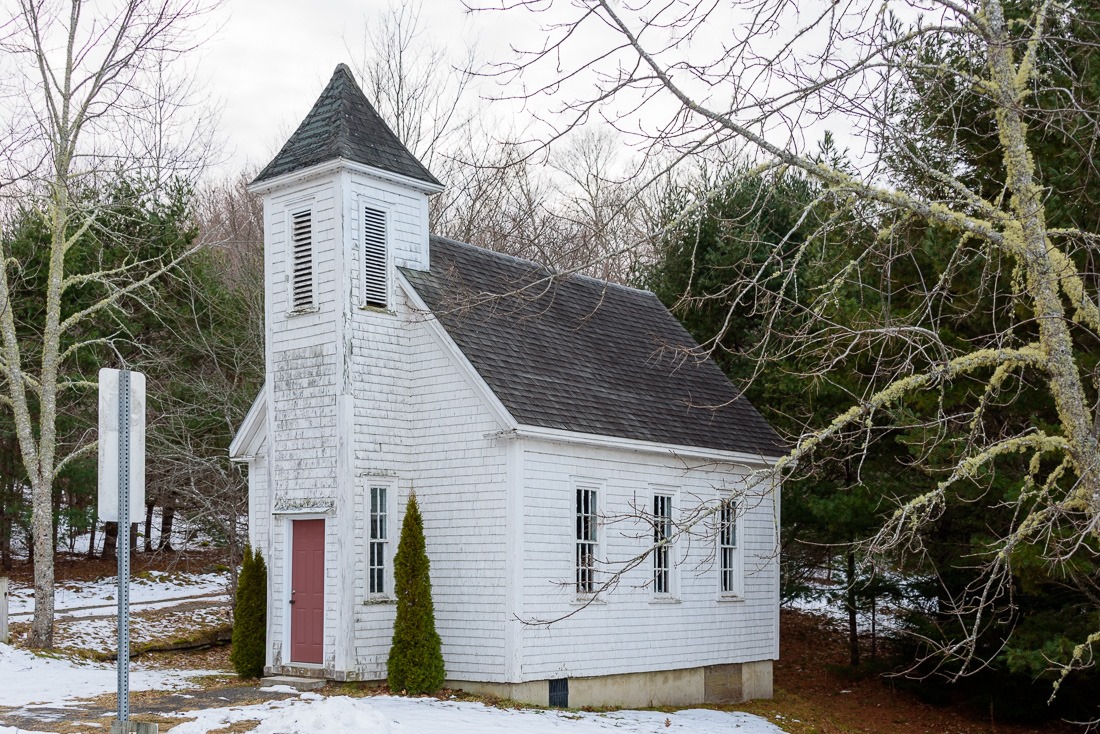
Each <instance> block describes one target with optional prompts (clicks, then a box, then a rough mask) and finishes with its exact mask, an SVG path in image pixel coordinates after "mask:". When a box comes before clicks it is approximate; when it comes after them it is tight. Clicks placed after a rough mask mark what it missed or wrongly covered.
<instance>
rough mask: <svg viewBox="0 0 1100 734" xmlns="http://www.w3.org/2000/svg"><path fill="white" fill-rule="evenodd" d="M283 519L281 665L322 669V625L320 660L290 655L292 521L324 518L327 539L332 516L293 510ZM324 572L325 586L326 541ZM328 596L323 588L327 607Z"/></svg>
mask: <svg viewBox="0 0 1100 734" xmlns="http://www.w3.org/2000/svg"><path fill="white" fill-rule="evenodd" d="M283 520H284V527H283V537H284V539H285V540H284V543H285V545H284V547H285V548H286V563H284V564H283V629H284V630H285V633H284V634H283V650H284V651H285V654H284V656H283V658H284V661H285V662H284V663H283V665H284V666H291V667H295V668H315V669H317V670H323V669H324V667H325V663H324V660H325V653H327V652H328V650H327V649H325V630H324V629H323V627H322V630H321V662H319V663H301V662H298V661H296V660H293V659H292V657H291V656H292V654H293V650H294V629H293V627H292V626H291V625H292V624H293V621H294V620H293V614H291V612H292V609H291V605H290V588H291V584H292V583H293V581H292V579H293V578H294V577H293V573H294V521H295V520H324V521H325V538H326V540H327V538H328V529H329V525H330V524H331V520H332V516H331V515H330V514H328V513H323V512H301V513H298V512H293V513H286V514H284V515H283ZM325 572H326V576H325V582H324V583H325V586H327V585H328V576H327V572H328V543H327V542H326V543H325ZM328 597H329V595H328V590H327V589H326V590H325V607H327V606H328V603H329V598H328ZM322 611H324V610H322ZM325 616H327V615H322V619H324V617H325ZM322 624H323V622H322Z"/></svg>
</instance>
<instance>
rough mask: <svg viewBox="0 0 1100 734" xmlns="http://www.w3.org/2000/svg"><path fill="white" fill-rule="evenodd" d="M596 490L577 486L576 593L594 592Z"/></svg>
mask: <svg viewBox="0 0 1100 734" xmlns="http://www.w3.org/2000/svg"><path fill="white" fill-rule="evenodd" d="M596 521H597V518H596V490H595V489H593V488H592V487H577V593H578V594H594V593H595V592H596Z"/></svg>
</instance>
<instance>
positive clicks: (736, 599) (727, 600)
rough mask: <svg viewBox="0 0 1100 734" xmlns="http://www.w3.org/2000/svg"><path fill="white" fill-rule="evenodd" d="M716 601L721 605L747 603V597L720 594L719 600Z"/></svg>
mask: <svg viewBox="0 0 1100 734" xmlns="http://www.w3.org/2000/svg"><path fill="white" fill-rule="evenodd" d="M715 601H717V602H719V603H721V604H737V603H743V602H744V601H745V597H743V596H740V595H738V594H720V595H719V596H718V598H717V599H715Z"/></svg>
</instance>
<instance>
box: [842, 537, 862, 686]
mask: <svg viewBox="0 0 1100 734" xmlns="http://www.w3.org/2000/svg"><path fill="white" fill-rule="evenodd" d="M846 581H847V585H848V589H847V591H846V600H845V606H846V607H847V608H848V649H849V655H850V663H851V665H852V667H853V668H856V667H859V626H858V624H857V623H856V554H855V553H854V552H853V551H848V578H847V579H846Z"/></svg>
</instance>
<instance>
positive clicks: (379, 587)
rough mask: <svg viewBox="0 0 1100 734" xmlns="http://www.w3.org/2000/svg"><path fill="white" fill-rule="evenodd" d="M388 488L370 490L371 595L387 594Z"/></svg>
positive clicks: (369, 561) (369, 585)
mask: <svg viewBox="0 0 1100 734" xmlns="http://www.w3.org/2000/svg"><path fill="white" fill-rule="evenodd" d="M386 500H387V497H386V487H371V488H370V512H369V515H370V529H369V532H370V539H369V542H368V546H369V558H368V561H367V579H368V591H369V593H371V594H384V593H386V544H387V542H388V538H387V534H386V525H387V521H388V519H389V511H388V508H387V506H386Z"/></svg>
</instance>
